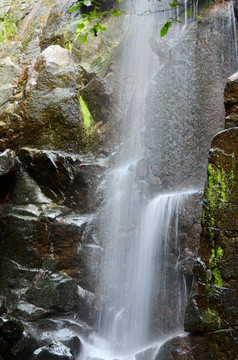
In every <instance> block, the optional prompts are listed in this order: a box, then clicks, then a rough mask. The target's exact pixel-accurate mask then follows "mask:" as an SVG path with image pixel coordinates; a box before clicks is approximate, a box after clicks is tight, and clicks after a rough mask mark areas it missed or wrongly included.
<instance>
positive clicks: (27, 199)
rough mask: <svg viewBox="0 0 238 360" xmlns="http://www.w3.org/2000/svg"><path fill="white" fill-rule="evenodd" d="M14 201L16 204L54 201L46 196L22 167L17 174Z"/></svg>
mask: <svg viewBox="0 0 238 360" xmlns="http://www.w3.org/2000/svg"><path fill="white" fill-rule="evenodd" d="M13 202H14V204H16V205H26V204H50V203H51V202H52V201H51V199H50V198H48V197H46V196H45V195H44V193H43V192H42V191H41V188H40V187H39V186H38V185H37V183H36V181H34V180H33V179H32V178H31V177H30V176H29V174H28V173H27V172H26V171H24V170H23V169H21V170H20V171H18V172H17V174H16V176H15V184H14V190H13Z"/></svg>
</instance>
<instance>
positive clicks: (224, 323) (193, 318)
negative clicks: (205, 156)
mask: <svg viewBox="0 0 238 360" xmlns="http://www.w3.org/2000/svg"><path fill="white" fill-rule="evenodd" d="M237 136H238V131H237V129H236V128H233V129H228V130H225V131H223V132H221V133H219V134H218V135H216V136H215V138H214V139H213V142H212V149H211V151H210V155H209V164H208V180H207V188H206V193H205V198H204V207H203V215H202V234H201V238H200V250H199V256H200V258H201V259H202V266H201V261H200V264H197V266H196V268H195V269H196V270H195V272H196V277H197V281H196V282H195V283H194V287H193V291H192V294H191V296H190V298H189V302H188V307H187V314H186V316H185V330H187V331H192V332H196V331H201V332H204V331H212V330H213V331H214V330H219V329H224V328H229V327H235V326H237V321H238V320H237V319H238V318H237V309H236V306H235V304H234V298H235V297H236V296H237V293H238V287H237V281H236V279H237V276H238V272H237V269H238V268H237V263H238V261H237V255H236V252H235V249H236V248H237V234H236V232H237V215H236V212H237V201H238V197H237V191H236V183H237V181H238V173H237V167H236V165H235V164H236V162H237V159H238V158H237V156H238V153H237V149H238V143H237V140H236V139H237Z"/></svg>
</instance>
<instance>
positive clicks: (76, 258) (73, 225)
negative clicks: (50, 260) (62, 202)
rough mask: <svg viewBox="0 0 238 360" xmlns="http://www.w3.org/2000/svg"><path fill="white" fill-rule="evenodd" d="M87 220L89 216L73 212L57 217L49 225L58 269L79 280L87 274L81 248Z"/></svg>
mask: <svg viewBox="0 0 238 360" xmlns="http://www.w3.org/2000/svg"><path fill="white" fill-rule="evenodd" d="M87 221H88V218H87V217H82V216H78V215H76V214H71V215H68V216H59V217H57V218H56V220H55V221H54V222H53V223H52V224H51V225H50V227H49V230H50V238H51V244H52V247H53V249H54V256H55V258H56V259H57V260H58V261H59V264H58V269H59V270H63V271H66V272H67V274H68V275H70V276H72V277H75V278H77V279H78V280H79V279H80V278H81V277H83V278H84V277H85V276H86V271H85V266H84V259H82V258H81V255H80V250H79V248H81V246H80V242H81V236H82V234H83V231H84V229H85V226H86V224H87Z"/></svg>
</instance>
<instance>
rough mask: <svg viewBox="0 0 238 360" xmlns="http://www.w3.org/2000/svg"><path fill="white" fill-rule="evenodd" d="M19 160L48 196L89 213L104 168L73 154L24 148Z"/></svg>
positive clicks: (62, 203)
mask: <svg viewBox="0 0 238 360" xmlns="http://www.w3.org/2000/svg"><path fill="white" fill-rule="evenodd" d="M19 158H20V160H21V162H22V164H23V166H24V168H25V169H26V170H27V172H28V173H29V175H30V176H31V178H32V179H33V180H34V181H35V182H36V183H37V184H38V186H39V187H40V188H41V191H42V192H43V193H44V195H45V196H47V197H48V198H50V199H51V200H52V201H54V202H55V203H57V204H60V205H66V206H68V207H70V208H73V209H77V211H79V212H81V213H83V212H85V211H89V209H90V208H91V204H92V199H91V197H92V198H93V193H94V189H95V188H96V185H97V183H98V182H99V180H100V178H101V176H102V174H103V172H104V167H103V166H101V165H99V164H94V163H92V164H91V163H90V162H83V158H80V157H79V156H74V155H71V154H67V153H63V152H56V151H46V150H37V149H30V148H23V149H21V151H20V152H19Z"/></svg>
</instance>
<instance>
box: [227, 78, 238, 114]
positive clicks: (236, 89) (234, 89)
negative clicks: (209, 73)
mask: <svg viewBox="0 0 238 360" xmlns="http://www.w3.org/2000/svg"><path fill="white" fill-rule="evenodd" d="M237 94H238V73H235V74H233V75H232V76H230V77H229V78H228V81H227V83H226V87H225V91H224V103H225V107H226V110H227V109H228V108H229V107H231V106H232V105H234V104H236V103H238V95H237Z"/></svg>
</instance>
